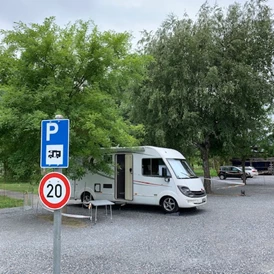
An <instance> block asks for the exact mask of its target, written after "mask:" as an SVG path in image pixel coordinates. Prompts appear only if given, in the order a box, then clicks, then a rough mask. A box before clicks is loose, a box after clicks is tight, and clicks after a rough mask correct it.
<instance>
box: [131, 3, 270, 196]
mask: <svg viewBox="0 0 274 274" xmlns="http://www.w3.org/2000/svg"><path fill="white" fill-rule="evenodd" d="M264 2H265V1H261V0H254V1H253V0H251V1H249V2H247V3H246V4H244V5H243V6H241V5H239V4H237V3H236V4H234V5H231V6H230V7H229V8H228V9H227V10H226V11H225V10H224V9H221V8H220V7H218V6H217V5H215V6H214V7H210V6H209V5H208V4H204V5H203V6H202V7H201V9H200V12H199V14H198V17H197V20H196V21H192V20H191V19H189V18H188V16H187V15H185V16H184V17H183V19H181V20H179V19H177V18H176V17H175V16H174V15H171V16H169V18H167V20H165V21H164V22H163V24H162V25H161V27H160V28H159V29H158V30H157V32H156V33H155V34H153V33H144V37H143V39H142V41H141V43H142V45H143V51H144V52H145V53H146V54H150V55H152V56H153V57H154V62H153V63H151V64H150V66H149V67H148V74H149V77H148V79H146V81H145V82H144V84H143V86H137V87H135V89H133V92H132V98H133V99H132V102H134V106H135V107H134V109H133V117H134V121H137V122H141V121H145V126H146V131H147V135H146V141H147V142H149V143H153V144H157V145H162V146H168V147H174V148H177V149H180V150H181V149H184V148H186V147H188V148H189V147H195V148H197V149H198V150H199V151H200V155H201V158H202V161H203V167H204V174H205V177H208V176H210V170H209V158H210V156H213V155H217V154H219V155H220V154H222V153H224V154H225V156H227V155H232V154H233V153H235V152H237V151H238V149H239V146H241V145H243V144H246V146H245V148H244V149H243V150H242V154H245V153H246V151H247V149H248V150H249V147H250V146H251V145H254V144H256V142H257V139H258V138H259V136H258V134H257V133H261V130H262V129H263V127H264V125H263V123H262V122H260V121H266V120H267V115H268V111H269V110H270V109H271V107H272V101H273V95H274V90H273V87H274V86H273V55H274V52H273V51H274V25H273V18H272V15H271V10H270V8H269V7H268V6H267V5H265V4H264ZM254 125H255V126H254ZM251 132H252V134H251ZM251 136H252V137H253V138H255V139H254V140H252V139H251V140H250V141H248V138H251ZM205 184H206V188H207V190H208V191H210V190H211V188H210V181H205Z"/></svg>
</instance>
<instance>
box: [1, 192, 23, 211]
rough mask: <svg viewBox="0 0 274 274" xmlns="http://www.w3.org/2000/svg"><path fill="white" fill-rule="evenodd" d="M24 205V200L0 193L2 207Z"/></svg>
mask: <svg viewBox="0 0 274 274" xmlns="http://www.w3.org/2000/svg"><path fill="white" fill-rule="evenodd" d="M19 206H23V200H19V199H13V198H10V197H7V196H1V195H0V208H10V207H19Z"/></svg>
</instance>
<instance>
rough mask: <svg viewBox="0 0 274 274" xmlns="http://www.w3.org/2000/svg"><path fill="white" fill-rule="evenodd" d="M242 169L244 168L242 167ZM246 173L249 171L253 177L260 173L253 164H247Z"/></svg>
mask: <svg viewBox="0 0 274 274" xmlns="http://www.w3.org/2000/svg"><path fill="white" fill-rule="evenodd" d="M241 170H242V168H241ZM245 173H247V174H248V175H249V176H250V177H251V178H253V177H254V176H258V175H259V172H258V170H257V169H256V168H254V167H253V166H246V167H245Z"/></svg>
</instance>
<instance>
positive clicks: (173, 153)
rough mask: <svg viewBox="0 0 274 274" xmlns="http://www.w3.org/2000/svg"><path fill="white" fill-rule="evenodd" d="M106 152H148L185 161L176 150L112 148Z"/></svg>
mask: <svg viewBox="0 0 274 274" xmlns="http://www.w3.org/2000/svg"><path fill="white" fill-rule="evenodd" d="M106 150H107V151H111V152H121V153H123V152H146V153H147V152H149V150H151V151H156V152H157V153H158V154H159V155H161V156H162V157H163V158H179V159H185V157H184V156H183V155H182V154H181V153H180V152H178V151H177V150H174V149H171V148H163V147H155V146H138V147H112V148H110V149H109V150H108V149H106Z"/></svg>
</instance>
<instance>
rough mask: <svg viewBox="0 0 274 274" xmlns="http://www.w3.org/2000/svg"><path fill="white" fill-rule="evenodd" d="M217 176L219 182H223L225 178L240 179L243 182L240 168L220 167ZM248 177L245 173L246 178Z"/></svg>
mask: <svg viewBox="0 0 274 274" xmlns="http://www.w3.org/2000/svg"><path fill="white" fill-rule="evenodd" d="M218 176H219V178H220V179H221V180H225V179H226V178H241V179H242V180H243V172H242V170H241V168H239V167H236V166H221V167H220V169H219V172H218ZM248 177H250V175H249V174H248V173H246V178H248Z"/></svg>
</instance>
